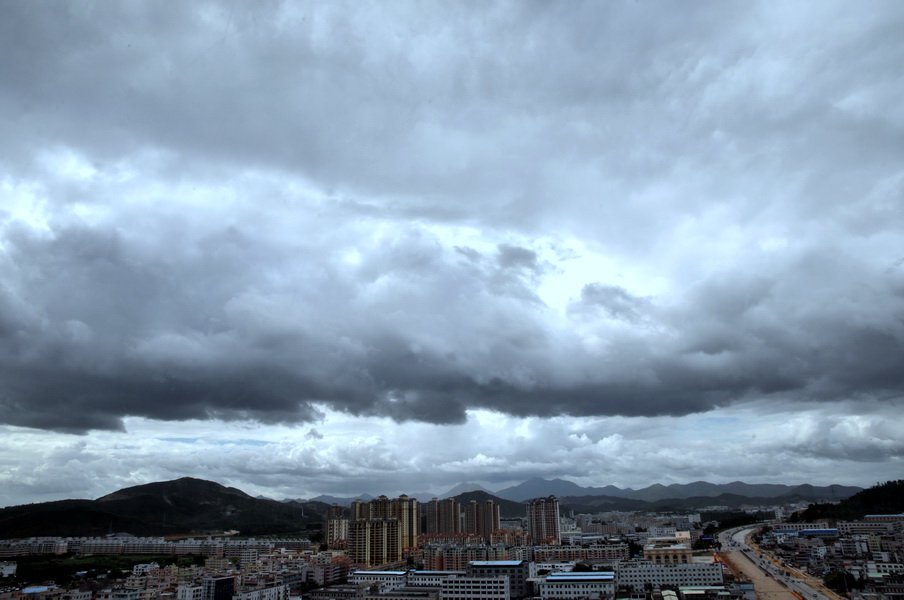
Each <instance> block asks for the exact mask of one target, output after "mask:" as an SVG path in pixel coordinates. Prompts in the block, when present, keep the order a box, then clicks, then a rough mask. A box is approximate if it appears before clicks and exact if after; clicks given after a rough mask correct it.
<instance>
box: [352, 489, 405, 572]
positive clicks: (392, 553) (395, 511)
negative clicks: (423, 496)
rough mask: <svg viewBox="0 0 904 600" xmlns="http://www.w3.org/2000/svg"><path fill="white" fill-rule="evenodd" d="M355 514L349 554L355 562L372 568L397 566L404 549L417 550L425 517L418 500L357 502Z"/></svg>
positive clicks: (395, 499)
mask: <svg viewBox="0 0 904 600" xmlns="http://www.w3.org/2000/svg"><path fill="white" fill-rule="evenodd" d="M351 512H352V520H351V521H350V522H349V527H348V553H349V555H350V556H351V558H352V561H354V562H356V563H358V564H364V565H368V566H372V565H379V564H384V563H389V562H397V561H398V560H400V558H401V556H402V550H403V549H406V548H414V547H416V546H417V536H418V533H419V530H420V522H421V515H420V505H419V504H418V501H417V500H415V499H414V498H409V497H408V496H405V495H402V496H399V497H398V498H393V499H390V498H387V497H386V496H380V497H379V498H374V499H373V500H371V501H370V502H368V503H365V502H363V501H361V500H355V501H354V502H353V503H352V510H351Z"/></svg>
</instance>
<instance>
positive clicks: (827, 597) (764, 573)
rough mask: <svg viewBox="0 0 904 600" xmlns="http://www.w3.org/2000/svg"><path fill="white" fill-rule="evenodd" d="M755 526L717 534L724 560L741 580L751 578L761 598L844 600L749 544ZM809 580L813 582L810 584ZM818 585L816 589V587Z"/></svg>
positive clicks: (769, 599) (768, 599) (770, 599)
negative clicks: (777, 562)
mask: <svg viewBox="0 0 904 600" xmlns="http://www.w3.org/2000/svg"><path fill="white" fill-rule="evenodd" d="M756 529H757V528H747V529H741V528H737V529H729V530H727V531H723V532H722V533H720V534H719V542H720V543H721V544H722V551H721V552H720V554H721V556H722V558H723V560H725V562H726V563H727V564H728V565H729V567H731V569H732V570H733V571H734V572H735V574H736V575H738V576H739V578H741V579H750V580H751V582H752V583H753V589H754V590H755V591H756V595H757V598H760V600H800V598H803V599H804V600H845V599H844V598H842V597H841V596H838V595H837V594H835V593H834V592H831V591H829V590H827V589H825V588H824V587H823V586H822V585H821V583H819V582H817V581H815V580H814V579H813V578H812V577H809V576H807V575H805V574H803V573H801V572H800V571H797V570H796V569H793V568H790V567H783V566H781V565H778V564H776V563H774V562H773V561H772V559H771V558H770V557H768V556H767V555H765V554H763V555H761V554H760V553H759V551H758V549H755V548H753V547H751V545H750V541H749V538H750V536H751V534H752V533H753V532H754V531H756ZM811 583H812V584H813V585H811ZM815 586H818V589H817V588H816V587H815Z"/></svg>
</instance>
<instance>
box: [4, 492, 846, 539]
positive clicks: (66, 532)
mask: <svg viewBox="0 0 904 600" xmlns="http://www.w3.org/2000/svg"><path fill="white" fill-rule="evenodd" d="M474 485H475V484H462V485H460V486H456V487H455V488H453V489H452V490H450V491H449V494H452V493H454V492H457V491H459V490H461V489H464V488H467V487H471V486H474ZM475 487H477V488H480V486H475ZM729 490H733V491H729ZM860 491H861V488H856V487H849V486H827V487H815V486H811V485H799V486H785V485H776V484H759V485H751V484H746V483H742V482H734V483H730V484H711V483H706V482H702V481H701V482H696V483H691V484H685V485H677V484H676V485H669V486H662V485H658V486H656V485H654V486H650V487H647V488H644V489H642V490H631V489H628V490H622V489H619V488H617V487H614V486H606V487H603V488H592V487H591V488H584V487H581V486H578V485H577V484H575V483H573V482H570V481H565V480H562V479H553V480H544V479H539V478H537V479H530V480H528V481H525V482H524V483H522V484H519V485H517V486H513V487H510V488H506V489H505V490H501V491H500V492H499V493H498V494H495V495H494V494H491V493H490V492H488V491H487V490H485V489H474V490H468V491H464V492H460V493H456V494H454V496H453V497H454V498H456V499H457V500H458V501H459V502H461V503H463V504H464V503H467V502H470V501H471V500H475V501H477V502H485V501H486V500H494V501H495V502H497V503H498V504H499V506H500V513H501V516H502V517H503V518H520V517H524V515H525V508H524V501H525V500H527V499H530V498H535V497H540V496H549V495H555V496H557V497H558V498H559V503H560V507H561V508H562V511H563V514H566V511H574V512H576V513H581V512H600V511H606V510H634V511H651V512H652V511H662V512H665V511H682V510H684V511H693V510H699V509H700V508H703V507H707V506H713V505H719V506H728V507H742V506H749V505H757V504H767V505H775V504H786V503H791V502H801V501H804V502H818V501H833V502H836V501H838V500H841V499H843V498H847V497H849V496H851V495H853V494H855V493H856V492H860ZM600 492H608V493H606V494H601V493H600ZM449 494H446V495H444V496H443V497H448V496H449ZM503 494H504V495H503ZM359 497H361V498H362V499H366V498H367V497H369V496H359ZM412 497H417V496H414V495H412ZM430 497H432V496H430ZM419 499H420V500H421V501H425V500H427V496H426V495H424V496H422V497H421V498H419ZM321 500H323V501H321ZM346 500H348V501H349V502H350V501H351V499H346V498H339V497H332V496H320V497H318V499H317V500H303V501H294V500H290V501H283V502H279V501H276V500H270V499H267V498H253V497H251V496H249V495H248V494H246V493H245V492H243V491H241V490H238V489H236V488H231V487H225V486H222V485H220V484H218V483H215V482H212V481H204V480H201V479H193V478H191V477H183V478H182V479H176V480H173V481H161V482H156V483H148V484H145V485H138V486H133V487H128V488H124V489H121V490H119V491H116V492H113V493H112V494H107V495H106V496H103V497H101V498H98V499H97V500H61V501H57V502H44V503H39V504H27V505H22V506H12V507H7V508H3V509H0V538H16V537H30V536H42V535H47V536H98V535H105V534H107V533H112V532H128V533H131V534H134V535H168V534H195V535H197V534H205V533H210V532H215V531H223V530H231V529H235V530H239V531H241V532H242V534H244V535H262V534H280V535H290V534H295V535H304V534H306V533H307V531H308V530H309V529H318V528H319V527H320V523H321V521H322V518H323V514H324V513H325V511H326V509H327V507H328V506H329V505H330V504H333V503H336V504H345V503H346V502H345V501H346Z"/></svg>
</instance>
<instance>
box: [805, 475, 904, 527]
mask: <svg viewBox="0 0 904 600" xmlns="http://www.w3.org/2000/svg"><path fill="white" fill-rule="evenodd" d="M902 512H904V479H897V480H894V481H886V482H885V483H878V484H876V485H874V486H873V487H871V488H868V489H865V490H862V491H860V492H857V493H856V494H854V495H853V496H851V497H850V498H847V499H845V500H842V501H841V502H839V503H838V504H811V505H810V506H809V507H807V509H806V510H804V511H802V512H799V513H795V514H794V515H793V516H792V518H791V520H792V521H802V522H812V521H820V520H822V519H837V520H840V521H854V520H857V519H862V518H863V516H864V515H869V514H899V513H902Z"/></svg>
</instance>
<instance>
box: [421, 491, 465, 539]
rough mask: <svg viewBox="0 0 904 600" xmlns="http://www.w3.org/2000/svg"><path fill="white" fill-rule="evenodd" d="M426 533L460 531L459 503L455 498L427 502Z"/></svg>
mask: <svg viewBox="0 0 904 600" xmlns="http://www.w3.org/2000/svg"><path fill="white" fill-rule="evenodd" d="M426 533H461V505H460V504H459V503H458V500H456V499H455V498H447V499H445V500H437V499H436V498H434V499H433V500H431V501H430V502H428V503H427V531H426Z"/></svg>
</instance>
